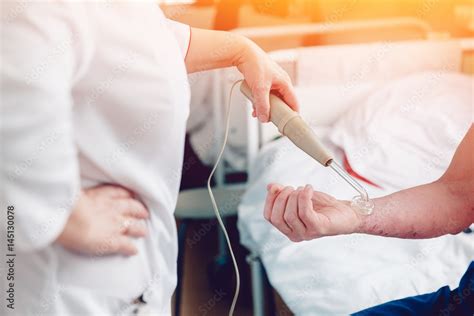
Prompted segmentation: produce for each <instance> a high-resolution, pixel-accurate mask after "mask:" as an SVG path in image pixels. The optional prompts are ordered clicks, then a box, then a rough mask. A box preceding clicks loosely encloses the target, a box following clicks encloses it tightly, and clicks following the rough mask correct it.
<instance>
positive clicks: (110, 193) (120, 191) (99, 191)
mask: <svg viewBox="0 0 474 316" xmlns="http://www.w3.org/2000/svg"><path fill="white" fill-rule="evenodd" d="M85 191H86V192H88V193H91V194H93V195H94V196H97V195H101V196H103V197H108V198H117V199H121V198H130V197H133V192H131V191H130V190H127V189H125V188H124V187H121V186H118V185H113V184H103V185H99V186H96V187H93V188H89V189H86V190H85Z"/></svg>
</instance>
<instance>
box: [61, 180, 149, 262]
mask: <svg viewBox="0 0 474 316" xmlns="http://www.w3.org/2000/svg"><path fill="white" fill-rule="evenodd" d="M148 215H149V214H148V210H147V209H146V208H145V206H144V205H143V204H142V203H141V202H140V201H138V200H137V199H135V198H134V197H133V193H132V192H130V191H128V190H126V189H124V188H122V187H118V186H113V185H101V186H98V187H94V188H90V189H86V190H84V191H83V192H82V194H81V196H80V198H79V199H78V201H77V203H76V206H75V208H74V209H73V211H72V213H71V215H70V216H69V219H68V221H67V223H66V226H65V227H64V230H63V232H62V233H61V235H60V236H59V237H58V239H57V240H56V241H57V242H58V243H59V244H60V245H62V246H63V247H64V248H66V249H69V250H72V251H74V252H78V253H82V254H87V255H92V256H103V255H110V254H122V255H126V256H131V255H134V254H136V253H137V249H136V247H135V246H134V245H133V242H132V240H131V238H132V237H135V238H140V237H145V236H146V235H147V233H148V232H147V228H146V225H145V221H144V219H146V218H148Z"/></svg>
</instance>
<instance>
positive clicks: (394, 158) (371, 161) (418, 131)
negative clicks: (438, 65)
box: [328, 72, 473, 190]
mask: <svg viewBox="0 0 474 316" xmlns="http://www.w3.org/2000/svg"><path fill="white" fill-rule="evenodd" d="M472 100H473V80H472V79H471V77H468V76H464V75H461V74H456V73H443V72H425V73H420V74H415V75H410V76H407V77H404V78H402V79H398V80H395V81H392V82H389V83H387V84H385V85H384V86H382V87H381V88H380V89H379V90H378V91H377V92H374V93H373V94H372V95H371V96H370V97H369V98H368V99H367V100H366V102H365V103H364V104H362V105H360V106H357V107H355V108H353V109H351V110H349V111H348V112H346V114H345V115H344V116H343V117H341V118H340V119H339V120H338V122H337V123H336V124H335V125H334V126H333V129H332V131H331V133H330V134H329V135H328V136H329V138H330V140H331V141H332V142H334V144H336V145H337V146H338V147H340V148H342V149H343V150H344V151H345V152H346V154H347V157H348V160H349V163H350V164H351V166H352V168H353V169H354V170H355V171H356V172H358V173H359V174H361V175H363V176H365V177H366V178H368V179H369V180H372V181H373V182H375V183H376V184H379V185H381V186H382V187H383V188H386V189H395V190H398V189H401V188H406V187H410V186H414V185H418V184H421V183H427V182H430V181H434V180H436V179H437V178H439V177H440V176H441V175H442V174H443V172H444V171H445V170H446V168H447V167H448V165H449V162H450V161H451V158H452V156H453V154H454V151H455V149H456V147H457V146H458V144H459V143H460V141H461V140H462V138H463V136H464V135H465V133H466V132H467V130H468V128H469V126H470V125H471V124H472V112H473V104H472Z"/></svg>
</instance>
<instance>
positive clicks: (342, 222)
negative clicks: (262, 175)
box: [264, 184, 361, 242]
mask: <svg viewBox="0 0 474 316" xmlns="http://www.w3.org/2000/svg"><path fill="white" fill-rule="evenodd" d="M267 190H268V195H267V200H266V202H265V210H264V216H265V219H267V220H268V221H269V222H271V223H272V224H273V225H274V226H275V227H276V228H278V229H279V230H280V231H281V232H282V233H283V234H285V235H286V236H288V238H290V239H291V240H292V241H295V242H298V241H302V240H310V239H314V238H318V237H323V236H332V235H339V234H350V233H354V232H356V231H357V230H358V228H359V226H360V222H361V219H360V217H359V215H358V214H357V213H356V212H355V211H354V210H353V209H352V208H351V207H350V204H349V202H346V201H339V200H336V199H335V198H333V197H332V196H330V195H327V194H325V193H322V192H316V191H313V188H312V187H311V186H310V185H307V186H306V187H304V188H302V187H301V188H298V189H296V190H295V189H294V188H292V187H283V186H281V185H279V184H269V185H268V187H267Z"/></svg>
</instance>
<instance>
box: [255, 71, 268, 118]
mask: <svg viewBox="0 0 474 316" xmlns="http://www.w3.org/2000/svg"><path fill="white" fill-rule="evenodd" d="M257 82H258V84H256V85H254V86H253V87H252V95H253V104H254V106H255V111H256V113H257V118H258V120H259V121H260V122H262V123H265V122H268V120H269V118H270V88H271V82H269V83H266V82H265V80H264V79H261V80H257Z"/></svg>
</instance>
